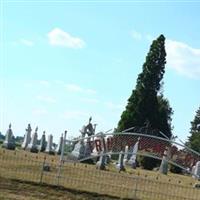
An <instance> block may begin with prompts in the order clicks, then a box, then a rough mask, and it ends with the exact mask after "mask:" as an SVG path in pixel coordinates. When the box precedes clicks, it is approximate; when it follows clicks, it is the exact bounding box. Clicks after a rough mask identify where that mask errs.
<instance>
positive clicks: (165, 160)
mask: <svg viewBox="0 0 200 200" xmlns="http://www.w3.org/2000/svg"><path fill="white" fill-rule="evenodd" d="M168 154H169V150H168V149H166V150H165V151H164V155H163V158H162V162H161V165H160V168H159V171H160V173H162V174H165V175H167V173H168Z"/></svg>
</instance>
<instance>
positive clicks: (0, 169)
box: [0, 149, 200, 200]
mask: <svg viewBox="0 0 200 200" xmlns="http://www.w3.org/2000/svg"><path fill="white" fill-rule="evenodd" d="M44 157H46V159H44ZM44 161H45V163H46V164H48V165H49V166H50V169H51V170H50V172H44V171H43V170H42V166H43V163H44ZM58 164H59V157H58V156H51V155H46V154H33V153H30V152H25V151H8V150H2V149H0V175H1V176H4V177H7V178H12V179H13V178H14V179H18V180H24V181H32V182H35V183H40V181H42V183H46V184H51V185H57V184H59V185H61V186H64V187H66V188H69V189H72V190H74V189H76V190H80V191H87V192H95V193H98V194H102V195H105V194H106V195H111V196H118V197H121V198H134V197H137V198H139V199H142V200H148V199H149V200H150V199H152V200H162V199H165V200H168V199H170V200H173V199H180V200H182V199H188V200H189V199H193V200H199V199H200V198H199V196H200V190H197V189H193V188H192V185H193V184H194V183H195V182H196V181H195V180H194V179H192V178H191V177H189V176H183V175H175V174H169V175H167V176H166V175H162V174H159V173H158V172H153V171H146V170H141V169H136V170H133V169H131V168H128V169H127V171H126V172H121V173H118V172H117V171H116V169H115V168H114V166H113V165H110V166H109V167H108V170H106V171H101V170H97V169H96V168H95V166H94V165H88V164H81V163H71V162H69V163H64V165H63V166H62V168H61V174H60V176H58Z"/></svg>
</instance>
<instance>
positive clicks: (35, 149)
mask: <svg viewBox="0 0 200 200" xmlns="http://www.w3.org/2000/svg"><path fill="white" fill-rule="evenodd" d="M37 131H38V127H36V129H35V132H34V133H33V134H32V137H31V142H30V144H28V147H27V149H28V150H30V152H32V153H38V146H37V138H38V134H37Z"/></svg>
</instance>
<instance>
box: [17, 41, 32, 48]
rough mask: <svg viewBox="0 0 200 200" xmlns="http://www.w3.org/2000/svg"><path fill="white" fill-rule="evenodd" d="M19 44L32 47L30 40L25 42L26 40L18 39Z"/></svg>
mask: <svg viewBox="0 0 200 200" xmlns="http://www.w3.org/2000/svg"><path fill="white" fill-rule="evenodd" d="M19 42H20V43H21V44H23V45H25V46H29V47H32V46H33V45H34V43H33V41H31V40H26V39H20V41H19Z"/></svg>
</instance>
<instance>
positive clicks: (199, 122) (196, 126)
mask: <svg viewBox="0 0 200 200" xmlns="http://www.w3.org/2000/svg"><path fill="white" fill-rule="evenodd" d="M190 134H191V135H190V136H189V138H188V142H187V145H188V146H189V147H190V148H192V149H194V150H195V151H198V152H199V153H200V107H199V109H198V110H197V111H196V115H195V117H194V120H193V121H192V122H191V129H190Z"/></svg>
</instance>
